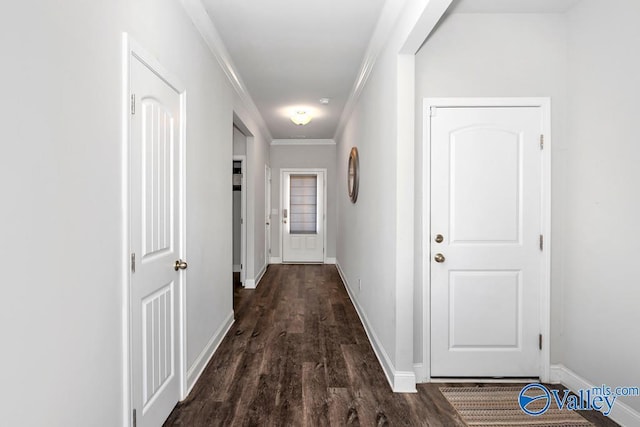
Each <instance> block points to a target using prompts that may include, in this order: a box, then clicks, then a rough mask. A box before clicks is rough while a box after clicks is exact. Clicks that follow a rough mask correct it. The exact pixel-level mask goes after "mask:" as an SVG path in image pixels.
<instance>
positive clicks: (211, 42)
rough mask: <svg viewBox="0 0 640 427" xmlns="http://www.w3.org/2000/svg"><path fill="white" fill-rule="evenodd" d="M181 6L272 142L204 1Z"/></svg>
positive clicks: (186, 0) (193, 0)
mask: <svg viewBox="0 0 640 427" xmlns="http://www.w3.org/2000/svg"><path fill="white" fill-rule="evenodd" d="M180 4H182V7H183V8H184V10H185V11H186V12H187V15H188V16H189V18H191V21H192V22H193V24H194V25H195V27H196V28H197V29H198V31H199V32H200V35H202V38H203V39H204V41H205V43H206V44H207V46H208V47H209V50H210V51H211V53H213V56H214V57H215V58H216V60H217V61H218V63H219V64H220V67H221V68H222V70H223V71H224V73H225V75H226V76H227V79H228V80H229V82H230V83H231V86H232V87H233V89H234V90H235V91H236V93H237V94H238V97H239V98H240V100H241V101H242V103H243V104H244V106H245V108H246V110H247V112H249V114H250V115H251V116H252V117H253V119H254V120H255V122H256V124H257V125H258V127H259V128H260V131H261V132H262V134H263V136H264V137H265V139H266V140H267V141H271V140H272V139H273V137H272V136H271V132H270V131H269V128H268V127H267V124H266V122H265V121H264V118H263V117H262V114H260V111H259V110H258V107H257V106H256V104H255V102H254V101H253V98H252V97H251V95H250V94H249V91H248V90H247V87H246V86H245V84H244V82H243V81H242V78H241V77H240V74H239V73H238V70H237V69H236V67H235V65H234V63H233V60H232V59H231V55H229V51H228V50H227V48H226V46H225V45H224V42H223V41H222V38H221V37H220V33H218V30H217V29H216V28H215V26H214V25H213V22H212V21H211V18H210V17H209V14H208V13H207V10H206V9H205V7H204V5H203V4H202V1H201V0H180Z"/></svg>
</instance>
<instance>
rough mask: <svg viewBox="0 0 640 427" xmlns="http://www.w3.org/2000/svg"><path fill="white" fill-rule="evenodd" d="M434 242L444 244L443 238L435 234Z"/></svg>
mask: <svg viewBox="0 0 640 427" xmlns="http://www.w3.org/2000/svg"><path fill="white" fill-rule="evenodd" d="M435 241H436V243H442V242H444V237H443V236H442V234H436V238H435Z"/></svg>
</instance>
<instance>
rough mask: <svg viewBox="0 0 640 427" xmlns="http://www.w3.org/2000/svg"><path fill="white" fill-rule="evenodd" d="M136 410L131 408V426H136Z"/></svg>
mask: <svg viewBox="0 0 640 427" xmlns="http://www.w3.org/2000/svg"><path fill="white" fill-rule="evenodd" d="M136 418H137V417H136V410H135V409H134V410H133V416H132V421H133V424H132V425H133V427H136V425H137V424H138V420H137V419H136Z"/></svg>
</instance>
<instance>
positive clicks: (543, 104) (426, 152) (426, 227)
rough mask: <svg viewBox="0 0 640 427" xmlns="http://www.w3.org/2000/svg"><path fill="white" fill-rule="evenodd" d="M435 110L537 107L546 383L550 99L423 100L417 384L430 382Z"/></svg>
mask: <svg viewBox="0 0 640 427" xmlns="http://www.w3.org/2000/svg"><path fill="white" fill-rule="evenodd" d="M432 107H434V108H438V107H540V108H541V110H542V117H543V119H542V124H541V125H542V129H543V134H544V150H543V151H542V158H543V160H542V165H541V167H542V180H543V182H542V211H541V212H540V215H541V218H542V230H541V233H542V234H543V236H544V252H543V256H542V266H541V284H540V333H541V334H542V336H543V342H542V352H541V355H540V361H541V363H540V380H541V381H543V382H548V381H549V371H550V363H551V346H550V338H551V99H550V98H425V99H424V101H423V116H422V117H423V147H424V149H423V155H422V212H423V215H422V236H423V238H422V289H423V292H422V294H423V301H422V325H423V349H422V351H423V353H422V354H423V363H422V366H421V367H420V365H419V364H418V365H417V368H418V369H417V370H419V372H416V375H417V377H418V380H419V382H431V381H432V379H431V371H430V366H431V347H430V343H431V320H430V315H429V312H430V310H429V307H430V306H431V300H430V295H431V281H430V278H431V257H430V254H431V241H430V237H429V236H431V221H430V212H431V173H430V171H431V121H430V119H429V117H430V111H431V108H432Z"/></svg>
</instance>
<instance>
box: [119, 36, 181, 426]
mask: <svg viewBox="0 0 640 427" xmlns="http://www.w3.org/2000/svg"><path fill="white" fill-rule="evenodd" d="M133 56H135V57H136V58H138V59H139V60H141V61H142V62H143V63H145V64H146V65H147V66H148V67H149V68H150V69H152V70H153V71H154V72H156V73H157V74H158V75H159V76H161V78H162V79H163V80H165V81H167V82H168V83H169V84H170V85H171V86H173V87H174V88H175V89H176V90H177V91H178V92H179V93H180V110H181V117H182V118H183V120H182V121H181V123H180V129H179V134H180V139H181V144H180V147H181V148H180V152H179V154H178V155H179V159H178V163H179V166H180V170H179V171H178V173H177V174H178V177H179V185H180V197H179V200H176V202H177V203H178V205H179V206H178V217H179V218H178V222H179V228H180V236H181V238H180V239H179V241H178V242H176V244H177V245H178V252H179V253H180V258H181V259H186V197H185V195H186V192H185V183H186V150H185V145H186V144H185V142H186V120H187V117H186V116H187V109H186V98H187V92H186V86H184V85H183V84H182V83H181V82H180V80H179V79H177V78H176V77H175V76H174V75H172V74H171V73H170V72H168V71H167V70H166V69H165V68H164V67H163V66H162V65H161V64H160V63H159V62H158V61H157V60H156V59H155V58H154V57H153V55H151V54H150V53H148V52H147V51H146V50H145V49H144V48H143V47H142V46H140V45H139V44H138V43H136V41H135V40H133V39H132V38H131V37H130V36H129V35H128V34H127V33H123V34H122V82H123V84H122V106H123V108H122V135H121V138H122V144H121V153H120V155H121V159H122V163H121V164H122V170H121V194H122V199H121V203H122V209H121V217H120V221H121V222H122V224H123V227H122V236H121V241H122V246H121V250H122V271H121V278H122V289H121V290H122V362H123V363H122V366H123V372H122V380H123V381H122V384H123V390H122V407H123V414H122V425H124V426H131V425H133V415H132V414H133V397H134V396H133V357H132V350H133V346H132V342H131V339H132V338H131V336H132V333H131V258H130V256H131V254H130V247H131V237H130V233H131V219H130V212H131V203H130V195H131V191H130V185H131V176H130V170H131V169H130V168H131V159H130V149H131V125H130V119H131V95H130V94H131V81H130V65H131V58H132V57H133ZM185 276H186V275H184V274H180V275H179V279H178V291H177V293H176V294H177V296H178V298H179V302H178V313H177V317H178V324H179V327H178V337H177V340H178V347H179V360H178V372H177V374H178V377H179V378H178V381H179V384H180V400H182V399H184V398H185V397H186V395H187V386H186V378H187V375H186V372H187V369H186V360H187V357H186V350H187V348H186V342H185V337H186V295H185V286H186V277H185Z"/></svg>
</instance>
